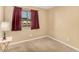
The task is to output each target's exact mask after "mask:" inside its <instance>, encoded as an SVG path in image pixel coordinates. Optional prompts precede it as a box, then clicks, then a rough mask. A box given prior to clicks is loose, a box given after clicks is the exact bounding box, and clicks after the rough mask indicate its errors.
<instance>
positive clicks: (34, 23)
mask: <svg viewBox="0 0 79 59" xmlns="http://www.w3.org/2000/svg"><path fill="white" fill-rule="evenodd" d="M31 29H39V17H38V11H37V10H31Z"/></svg>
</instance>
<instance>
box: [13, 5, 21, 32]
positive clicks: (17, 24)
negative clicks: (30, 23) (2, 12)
mask: <svg viewBox="0 0 79 59" xmlns="http://www.w3.org/2000/svg"><path fill="white" fill-rule="evenodd" d="M21 11H22V8H20V7H14V11H13V19H12V31H20V30H21Z"/></svg>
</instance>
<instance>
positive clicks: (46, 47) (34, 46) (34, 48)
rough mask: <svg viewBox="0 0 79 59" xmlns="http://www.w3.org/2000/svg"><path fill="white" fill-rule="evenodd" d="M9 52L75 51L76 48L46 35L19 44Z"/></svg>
mask: <svg viewBox="0 0 79 59" xmlns="http://www.w3.org/2000/svg"><path fill="white" fill-rule="evenodd" d="M8 52H75V50H73V49H71V48H69V47H67V46H65V45H63V44H61V43H59V42H57V41H55V40H52V39H50V38H47V37H46V38H42V39H37V40H33V41H29V42H25V43H21V44H18V45H16V46H15V47H13V48H11V49H9V50H8Z"/></svg>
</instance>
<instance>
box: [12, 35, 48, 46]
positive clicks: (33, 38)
mask: <svg viewBox="0 0 79 59" xmlns="http://www.w3.org/2000/svg"><path fill="white" fill-rule="evenodd" d="M44 37H47V35H45V36H40V37H36V38H33V39H28V40H22V41H18V42H14V43H11V44H10V46H12V45H16V44H20V43H24V42H28V41H32V40H37V39H41V38H44Z"/></svg>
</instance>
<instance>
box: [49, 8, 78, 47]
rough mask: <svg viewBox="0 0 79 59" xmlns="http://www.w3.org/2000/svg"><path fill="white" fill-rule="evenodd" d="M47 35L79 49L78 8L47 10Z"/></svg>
mask: <svg viewBox="0 0 79 59" xmlns="http://www.w3.org/2000/svg"><path fill="white" fill-rule="evenodd" d="M48 31H49V32H48V34H49V35H51V36H52V37H55V38H57V39H58V40H61V41H63V42H65V43H67V44H70V45H72V46H74V47H76V48H79V7H76V6H75V7H73V6H72V7H67V6H65V7H54V8H53V9H51V10H49V30H48Z"/></svg>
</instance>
